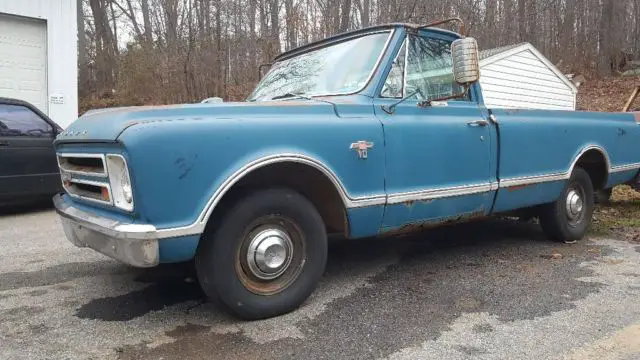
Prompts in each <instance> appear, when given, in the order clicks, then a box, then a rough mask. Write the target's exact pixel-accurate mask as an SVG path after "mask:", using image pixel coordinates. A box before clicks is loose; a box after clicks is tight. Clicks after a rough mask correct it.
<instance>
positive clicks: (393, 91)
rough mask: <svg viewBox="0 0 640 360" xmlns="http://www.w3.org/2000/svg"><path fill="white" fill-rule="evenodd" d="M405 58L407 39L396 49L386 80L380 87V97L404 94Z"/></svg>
mask: <svg viewBox="0 0 640 360" xmlns="http://www.w3.org/2000/svg"><path fill="white" fill-rule="evenodd" d="M406 60H407V40H405V41H404V42H403V43H402V47H401V48H400V50H399V51H398V54H397V55H396V58H395V60H393V64H391V70H390V71H389V75H388V76H387V80H386V81H385V82H384V86H383V87H382V92H381V93H380V96H381V97H384V98H401V97H403V96H404V70H405V64H406Z"/></svg>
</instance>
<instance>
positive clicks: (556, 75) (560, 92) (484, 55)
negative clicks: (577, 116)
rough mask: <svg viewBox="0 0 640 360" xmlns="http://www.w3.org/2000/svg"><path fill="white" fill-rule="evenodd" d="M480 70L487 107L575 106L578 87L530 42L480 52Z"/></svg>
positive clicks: (559, 108) (564, 107)
mask: <svg viewBox="0 0 640 360" xmlns="http://www.w3.org/2000/svg"><path fill="white" fill-rule="evenodd" d="M480 72H481V76H480V85H481V87H482V94H483V97H484V102H485V104H486V105H487V107H489V108H520V109H548V110H575V109H576V95H577V93H578V88H576V86H575V85H574V84H573V83H572V82H571V80H569V79H567V77H566V76H564V74H563V73H562V72H561V71H560V70H558V68H556V67H555V66H554V65H553V64H552V63H551V61H549V60H548V59H547V58H546V57H545V56H544V55H542V54H541V53H540V52H539V51H538V50H537V49H536V48H534V47H533V46H532V45H531V44H529V43H522V44H515V45H509V46H505V47H501V48H495V49H489V50H483V51H481V52H480Z"/></svg>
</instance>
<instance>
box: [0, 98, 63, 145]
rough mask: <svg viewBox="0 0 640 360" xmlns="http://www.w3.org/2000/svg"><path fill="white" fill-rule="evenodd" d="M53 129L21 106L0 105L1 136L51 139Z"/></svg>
mask: <svg viewBox="0 0 640 360" xmlns="http://www.w3.org/2000/svg"><path fill="white" fill-rule="evenodd" d="M53 134H54V131H53V127H51V125H49V123H47V122H46V121H45V120H43V119H42V118H41V117H40V116H38V114H36V113H34V112H33V111H31V110H30V109H28V108H26V107H24V106H21V105H5V104H0V136H30V137H51V136H53Z"/></svg>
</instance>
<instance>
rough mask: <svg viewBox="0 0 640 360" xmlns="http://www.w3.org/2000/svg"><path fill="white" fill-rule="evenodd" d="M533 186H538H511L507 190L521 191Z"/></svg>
mask: <svg viewBox="0 0 640 360" xmlns="http://www.w3.org/2000/svg"><path fill="white" fill-rule="evenodd" d="M532 186H536V184H522V185H516V186H509V187H508V188H507V191H510V192H511V191H519V190H522V189H525V188H528V187H532Z"/></svg>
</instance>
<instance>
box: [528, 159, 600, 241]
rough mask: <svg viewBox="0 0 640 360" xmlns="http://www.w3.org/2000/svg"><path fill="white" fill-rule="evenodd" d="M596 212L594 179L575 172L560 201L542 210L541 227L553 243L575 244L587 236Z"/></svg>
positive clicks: (582, 171)
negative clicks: (592, 181) (554, 241)
mask: <svg viewBox="0 0 640 360" xmlns="http://www.w3.org/2000/svg"><path fill="white" fill-rule="evenodd" d="M593 209H594V191H593V184H592V183H591V178H590V177H589V174H587V172H586V171H585V170H584V169H582V168H575V169H574V171H573V173H572V174H571V178H570V179H569V183H568V184H567V186H565V188H564V190H563V191H562V194H561V195H560V197H559V198H558V200H556V201H554V202H553V203H550V204H546V205H543V206H542V207H541V208H540V225H541V226H542V230H543V231H544V232H545V233H546V234H547V236H549V237H550V238H551V239H553V240H557V241H563V242H574V241H576V240H580V239H582V238H583V237H584V236H585V234H586V233H587V229H588V227H589V224H590V223H591V217H592V215H593Z"/></svg>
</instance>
